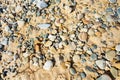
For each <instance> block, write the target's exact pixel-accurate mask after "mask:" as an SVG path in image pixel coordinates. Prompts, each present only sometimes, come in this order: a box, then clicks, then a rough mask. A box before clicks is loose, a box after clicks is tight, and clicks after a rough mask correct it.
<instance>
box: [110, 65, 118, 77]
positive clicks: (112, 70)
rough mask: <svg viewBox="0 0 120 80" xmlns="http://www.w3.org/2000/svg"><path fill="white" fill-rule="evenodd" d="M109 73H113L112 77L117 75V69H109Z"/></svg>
mask: <svg viewBox="0 0 120 80" xmlns="http://www.w3.org/2000/svg"><path fill="white" fill-rule="evenodd" d="M110 72H111V74H112V75H113V77H114V78H116V77H117V76H118V70H117V69H116V68H114V67H112V68H111V69H110Z"/></svg>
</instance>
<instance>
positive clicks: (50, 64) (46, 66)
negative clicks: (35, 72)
mask: <svg viewBox="0 0 120 80" xmlns="http://www.w3.org/2000/svg"><path fill="white" fill-rule="evenodd" d="M52 67H53V62H52V61H51V60H47V61H46V62H45V64H44V66H43V69H45V70H51V68H52Z"/></svg>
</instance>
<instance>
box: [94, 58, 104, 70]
mask: <svg viewBox="0 0 120 80" xmlns="http://www.w3.org/2000/svg"><path fill="white" fill-rule="evenodd" d="M95 63H96V65H97V66H98V67H99V68H100V69H105V67H106V62H105V60H97V61H96V62H95Z"/></svg>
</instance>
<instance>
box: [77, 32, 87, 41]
mask: <svg viewBox="0 0 120 80" xmlns="http://www.w3.org/2000/svg"><path fill="white" fill-rule="evenodd" d="M78 38H79V39H80V40H81V41H84V42H86V41H87V39H88V34H87V33H86V32H81V33H80V34H79V36H78Z"/></svg>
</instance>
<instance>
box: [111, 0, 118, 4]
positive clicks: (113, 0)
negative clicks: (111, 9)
mask: <svg viewBox="0 0 120 80" xmlns="http://www.w3.org/2000/svg"><path fill="white" fill-rule="evenodd" d="M109 2H110V3H116V2H117V0H109Z"/></svg>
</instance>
